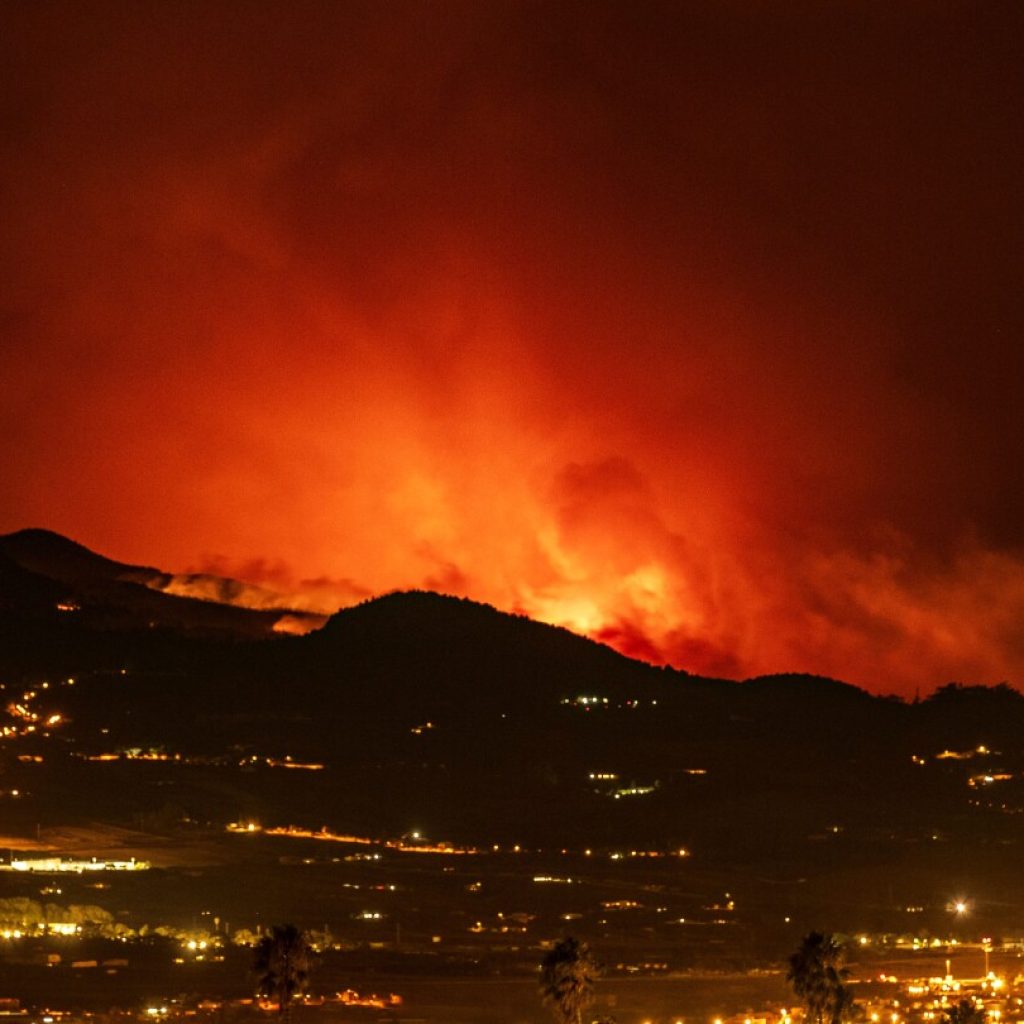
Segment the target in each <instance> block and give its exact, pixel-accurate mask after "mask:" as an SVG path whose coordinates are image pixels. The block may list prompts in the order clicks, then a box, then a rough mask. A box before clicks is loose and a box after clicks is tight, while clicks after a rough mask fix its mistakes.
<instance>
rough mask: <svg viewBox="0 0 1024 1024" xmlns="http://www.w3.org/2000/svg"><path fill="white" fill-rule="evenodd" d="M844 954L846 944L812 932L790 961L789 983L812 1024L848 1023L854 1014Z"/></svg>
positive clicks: (787, 978) (787, 976) (830, 936)
mask: <svg viewBox="0 0 1024 1024" xmlns="http://www.w3.org/2000/svg"><path fill="white" fill-rule="evenodd" d="M843 955H844V950H843V946H842V943H840V942H839V940H838V939H837V938H836V937H835V936H834V935H829V934H827V933H823V932H810V933H809V934H808V935H806V936H804V940H803V942H801V943H800V946H799V948H798V949H797V950H796V952H795V953H793V954H792V955H791V956H790V958H789V972H788V973H787V974H786V980H787V981H788V982H789V983H790V984H791V985H792V986H793V991H794V993H796V995H797V996H799V997H800V998H801V999H802V1000H803V1001H804V1005H805V1006H806V1007H807V1020H808V1021H809V1022H812V1024H844V1022H845V1021H848V1020H850V1018H851V1017H852V1016H853V1014H854V1004H853V994H852V992H851V991H850V989H849V988H848V987H847V986H846V984H845V982H846V979H847V978H848V977H849V975H850V972H849V970H848V969H847V968H846V967H844V966H843V965H842V964H843Z"/></svg>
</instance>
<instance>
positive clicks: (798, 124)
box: [0, 0, 1024, 694]
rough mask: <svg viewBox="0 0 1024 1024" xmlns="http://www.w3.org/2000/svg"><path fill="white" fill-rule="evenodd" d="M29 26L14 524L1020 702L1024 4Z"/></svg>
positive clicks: (1, 526)
mask: <svg viewBox="0 0 1024 1024" xmlns="http://www.w3.org/2000/svg"><path fill="white" fill-rule="evenodd" d="M4 22H5V29H4V32H3V34H2V40H0V58H2V60H0V68H2V71H0V75H2V77H3V81H2V83H0V85H2V88H0V117H2V123H3V131H2V132H0V147H2V154H3V156H2V160H0V173H2V180H0V223H2V224H3V225H4V227H3V231H2V236H0V238H2V241H0V258H2V261H3V265H2V267H0V270H2V274H0V324H2V334H0V469H2V473H0V530H5V531H6V530H12V529H17V528H20V527H23V526H30V525H32V526H46V527H49V528H51V529H55V530H59V531H61V532H63V533H66V534H68V535H70V536H72V537H74V538H75V539H77V540H80V541H81V542H83V543H85V544H87V545H89V546H90V547H92V548H94V549H97V550H100V551H102V552H103V553H105V554H108V555H111V556H113V557H116V558H120V559H122V560H126V561H133V562H141V563H145V564H156V565H159V566H160V567H162V568H167V569H172V570H181V571H184V570H195V569H201V568H206V569H211V568H212V569H216V570H219V571H222V572H226V573H235V574H239V575H242V576H244V577H246V578H249V579H253V580H256V581H261V580H262V581H266V582H269V583H271V584H273V585H276V586H279V587H283V588H285V589H287V590H296V591H305V592H306V593H307V595H312V599H314V600H317V601H321V602H324V601H326V602H328V603H332V602H333V603H335V604H336V603H350V602H351V601H353V600H356V599H358V598H360V597H362V596H365V595H366V594H368V593H378V592H382V591H385V590H388V589H392V588H395V587H409V586H430V587H434V588H437V589H441V590H444V591H448V592H452V593H458V594H466V595H470V596H472V597H475V598H478V599H481V600H486V601H490V602H492V603H494V604H496V605H497V606H499V607H501V608H505V609H517V610H522V611H525V612H527V613H529V614H531V615H534V616H537V617H540V618H544V619H547V620H549V621H554V622H559V623H564V624H566V625H569V626H571V627H574V628H577V629H579V630H582V631H586V632H588V633H590V634H591V635H594V636H598V637H601V638H604V639H607V640H609V641H610V642H612V643H614V644H616V645H617V646H619V647H620V649H622V650H625V651H626V652H627V653H635V654H638V655H640V656H645V657H648V658H651V659H653V660H656V661H668V662H671V663H672V664H675V665H678V666H681V667H684V668H688V669H691V670H694V671H703V672H718V673H724V674H729V675H735V676H744V675H750V674H754V673H760V672H769V671H779V670H789V669H801V670H807V671H813V672H820V673H826V674H832V675H836V676H839V677H841V678H845V679H849V680H851V681H854V682H857V683H860V684H862V685H865V686H867V687H869V688H871V689H873V690H876V691H879V692H899V693H904V694H909V693H913V691H914V689H915V688H917V687H920V688H921V691H922V692H927V691H928V690H929V689H931V688H932V687H934V686H935V685H938V684H941V683H944V682H947V681H950V680H959V681H970V682H988V683H991V682H997V681H999V680H1003V679H1008V680H1010V681H1011V682H1013V683H1015V684H1020V683H1022V682H1024V629H1022V623H1024V545H1022V541H1024V515H1022V509H1021V495H1022V489H1024V458H1022V456H1024V451H1022V449H1024V422H1022V420H1024V411H1022V410H1024V403H1022V401H1021V396H1020V392H1021V386H1022V381H1024V355H1022V352H1021V346H1020V340H1021V333H1022V331H1021V328H1022V325H1024V286H1022V285H1024V282H1022V281H1021V271H1022V267H1024V238H1022V233H1024V217H1022V216H1021V202H1020V187H1021V184H1020V183H1021V181H1022V180H1024V167H1022V162H1024V161H1022V153H1024V131H1022V128H1021V123H1022V121H1021V117H1020V106H1021V99H1022V94H1024V71H1022V69H1024V52H1022V50H1024V46H1022V43H1021V40H1022V39H1024V34H1022V29H1024V14H1022V13H1021V9H1020V6H1019V5H1018V4H1017V3H998V2H993V3H986V4H976V3H952V2H948V3H942V2H940V3H934V2H928V3H900V2H896V3H887V4H865V3H849V4H845V3H839V2H837V3H828V4H821V3H817V2H814V3H810V2H807V3H800V2H791V3H786V4H782V5H779V4H770V3H758V2H750V0H721V2H716V3H708V4H686V3H675V4H668V5H661V4H658V3H653V2H651V3H644V4H633V3H628V2H625V0H623V2H621V3H614V4H613V3H607V2H589V0H588V2H585V3H579V4H573V3H565V4H547V3H532V2H531V3H498V2H489V3H477V2H470V3H465V4H460V3H456V2H445V3H381V2H378V0H373V2H368V3H302V2H299V3H287V4H284V3H281V4H270V3H261V2H256V3H252V2H245V3H226V2H223V3H216V4H210V3H194V4H191V3H175V4H166V3H133V4H127V3H80V2H79V3H73V4H62V3H45V4H32V3H24V4H8V5H6V6H5V9H4Z"/></svg>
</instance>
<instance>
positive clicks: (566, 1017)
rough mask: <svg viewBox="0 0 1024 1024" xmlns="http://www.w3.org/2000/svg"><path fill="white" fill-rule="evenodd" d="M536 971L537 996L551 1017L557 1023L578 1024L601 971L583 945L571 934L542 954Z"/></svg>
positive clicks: (588, 950) (580, 1022)
mask: <svg viewBox="0 0 1024 1024" xmlns="http://www.w3.org/2000/svg"><path fill="white" fill-rule="evenodd" d="M540 970H541V976H540V992H541V998H542V999H543V1000H544V1002H545V1003H547V1004H549V1005H550V1007H551V1010H552V1012H553V1013H554V1015H555V1018H556V1019H557V1020H558V1021H559V1022H560V1024H582V1022H583V1010H584V1009H585V1008H586V1007H587V1006H589V1005H590V1002H591V1000H592V999H593V995H594V980H595V979H596V978H597V976H598V974H599V973H600V970H601V968H600V965H599V964H598V963H597V961H596V960H595V959H594V957H593V956H592V955H591V952H590V949H589V947H588V946H587V944H586V943H585V942H579V941H578V940H577V939H574V938H571V937H570V938H565V939H562V941H561V942H556V943H555V944H554V946H552V947H551V949H549V950H548V951H547V953H545V954H544V959H543V960H541V962H540Z"/></svg>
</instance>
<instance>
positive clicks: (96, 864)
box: [0, 857, 150, 875]
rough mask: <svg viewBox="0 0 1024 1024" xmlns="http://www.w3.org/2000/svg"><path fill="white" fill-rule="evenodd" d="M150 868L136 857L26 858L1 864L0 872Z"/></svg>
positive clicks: (60, 871)
mask: <svg viewBox="0 0 1024 1024" xmlns="http://www.w3.org/2000/svg"><path fill="white" fill-rule="evenodd" d="M149 867H150V864H149V861H146V860H136V859H135V858H134V857H132V858H131V859H130V860H100V859H99V858H97V857H92V858H89V859H88V860H86V859H82V858H76V857H24V858H14V859H12V860H11V861H10V862H9V863H8V864H0V871H20V872H32V873H35V874H45V875H52V874H69V873H70V874H76V875H81V874H84V873H85V872H87V871H88V872H92V871H148V870H149Z"/></svg>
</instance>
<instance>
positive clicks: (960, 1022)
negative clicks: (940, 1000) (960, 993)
mask: <svg viewBox="0 0 1024 1024" xmlns="http://www.w3.org/2000/svg"><path fill="white" fill-rule="evenodd" d="M984 1022H985V1011H984V1010H983V1009H982V1008H981V1007H980V1006H978V1004H977V1003H974V1002H972V1001H971V1000H970V999H961V1000H960V1002H959V1003H957V1004H956V1006H951V1007H950V1008H949V1009H948V1010H946V1013H945V1016H944V1017H943V1024H984Z"/></svg>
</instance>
